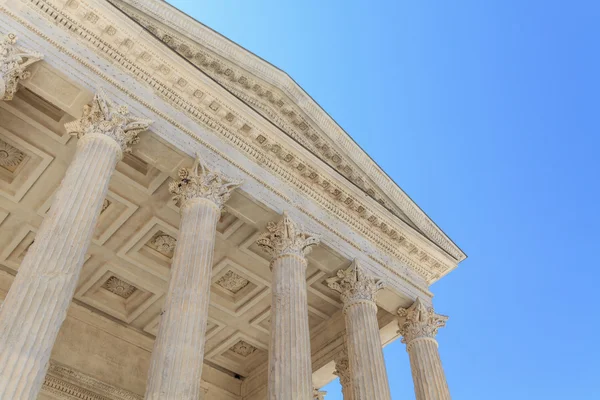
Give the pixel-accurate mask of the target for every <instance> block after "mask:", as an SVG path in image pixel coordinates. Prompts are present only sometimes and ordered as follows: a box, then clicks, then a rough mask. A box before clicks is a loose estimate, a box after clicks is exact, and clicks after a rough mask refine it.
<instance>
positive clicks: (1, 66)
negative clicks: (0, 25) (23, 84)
mask: <svg viewBox="0 0 600 400" xmlns="http://www.w3.org/2000/svg"><path fill="white" fill-rule="evenodd" d="M16 43H17V36H16V35H15V34H14V33H9V34H8V35H0V100H11V99H12V98H13V96H14V95H15V93H16V92H17V87H18V84H19V81H20V80H23V79H27V78H29V76H30V75H31V73H30V72H29V71H27V67H29V66H30V65H31V64H33V63H34V62H36V61H40V60H41V59H42V58H44V56H43V55H42V54H41V53H38V52H37V51H31V50H26V49H24V48H22V47H19V46H16Z"/></svg>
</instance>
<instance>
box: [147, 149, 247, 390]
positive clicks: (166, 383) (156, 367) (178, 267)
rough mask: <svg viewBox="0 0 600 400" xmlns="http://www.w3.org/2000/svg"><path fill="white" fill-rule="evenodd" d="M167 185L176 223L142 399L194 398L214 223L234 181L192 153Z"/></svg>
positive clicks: (201, 355)
mask: <svg viewBox="0 0 600 400" xmlns="http://www.w3.org/2000/svg"><path fill="white" fill-rule="evenodd" d="M179 177H180V180H179V181H177V182H171V184H170V186H169V190H170V191H171V193H172V194H173V195H174V199H175V200H176V201H177V202H178V203H179V205H180V210H181V222H180V224H179V236H178V238H177V245H176V246H175V254H174V256H173V262H172V264H171V277H170V280H169V291H168V293H167V298H166V300H165V305H164V313H163V315H162V317H161V319H160V325H159V329H158V335H157V337H156V341H155V342H154V351H153V352H152V359H151V363H150V372H149V375H148V385H147V388H146V399H148V400H198V399H199V398H200V396H201V395H202V393H203V391H202V389H201V388H200V378H201V376H202V364H203V361H204V342H205V340H206V323H207V320H208V304H209V300H210V282H211V272H212V266H213V253H214V247H215V235H216V232H217V222H218V221H219V217H220V216H221V208H222V207H223V204H224V203H225V202H226V201H227V200H228V199H229V196H230V195H231V191H232V190H233V189H234V188H236V187H237V186H239V183H237V182H227V181H226V180H225V179H224V178H223V176H222V175H221V174H219V173H218V172H214V171H210V170H208V168H206V167H205V166H204V165H203V164H202V163H201V162H200V159H199V158H197V159H196V162H195V163H194V166H193V167H192V168H191V169H186V168H182V169H180V170H179Z"/></svg>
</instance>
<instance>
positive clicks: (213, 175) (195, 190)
mask: <svg viewBox="0 0 600 400" xmlns="http://www.w3.org/2000/svg"><path fill="white" fill-rule="evenodd" d="M179 178H180V179H179V180H178V181H173V182H171V183H170V184H169V191H170V192H171V194H172V195H173V200H175V201H177V202H179V204H180V205H181V206H182V207H183V206H184V205H185V203H186V202H188V201H190V200H194V199H208V200H210V201H212V202H213V203H215V204H216V205H217V207H219V208H222V207H223V205H224V204H225V202H226V201H227V200H229V197H230V196H231V192H232V191H233V190H234V189H235V188H237V187H238V186H240V185H241V184H242V183H241V182H237V181H228V180H226V179H225V178H224V177H223V175H222V174H220V173H219V172H217V171H211V170H209V169H208V167H207V166H206V165H204V164H203V163H202V161H200V156H199V155H196V161H195V162H194V165H193V166H192V168H181V169H180V170H179Z"/></svg>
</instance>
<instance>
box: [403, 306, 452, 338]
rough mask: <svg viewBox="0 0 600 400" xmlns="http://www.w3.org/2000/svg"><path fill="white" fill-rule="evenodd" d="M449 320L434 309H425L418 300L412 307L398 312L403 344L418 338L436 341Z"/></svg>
mask: <svg viewBox="0 0 600 400" xmlns="http://www.w3.org/2000/svg"><path fill="white" fill-rule="evenodd" d="M447 320H448V317H447V316H445V315H440V314H436V313H435V312H434V311H433V308H432V307H425V305H424V304H423V303H422V302H421V299H419V298H417V300H415V302H414V303H413V304H412V305H411V306H410V307H408V308H400V309H399V310H398V327H399V328H400V329H399V330H398V333H399V334H401V335H402V343H406V344H410V342H411V341H413V340H414V339H418V338H430V339H434V338H435V336H436V335H437V332H438V329H440V328H443V327H444V326H445V325H446V321H447Z"/></svg>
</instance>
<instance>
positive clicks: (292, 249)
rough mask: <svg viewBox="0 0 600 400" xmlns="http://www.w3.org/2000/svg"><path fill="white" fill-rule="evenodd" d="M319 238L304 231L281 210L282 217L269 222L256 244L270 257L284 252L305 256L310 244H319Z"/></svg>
mask: <svg viewBox="0 0 600 400" xmlns="http://www.w3.org/2000/svg"><path fill="white" fill-rule="evenodd" d="M320 241H321V238H320V237H319V236H318V235H315V234H312V233H309V232H306V231H304V229H303V228H302V227H301V226H299V225H297V224H296V223H295V222H294V221H292V219H291V218H290V217H289V215H288V213H287V212H285V211H284V212H283V218H282V219H281V220H279V221H278V222H269V224H268V225H267V232H266V233H263V234H262V235H260V237H259V238H258V239H257V240H256V244H258V246H259V247H260V248H262V249H263V250H264V251H266V252H267V253H269V255H271V257H278V256H281V255H284V254H296V255H299V256H305V255H306V254H308V253H309V252H310V250H311V249H312V246H315V245H317V244H319V242H320Z"/></svg>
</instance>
